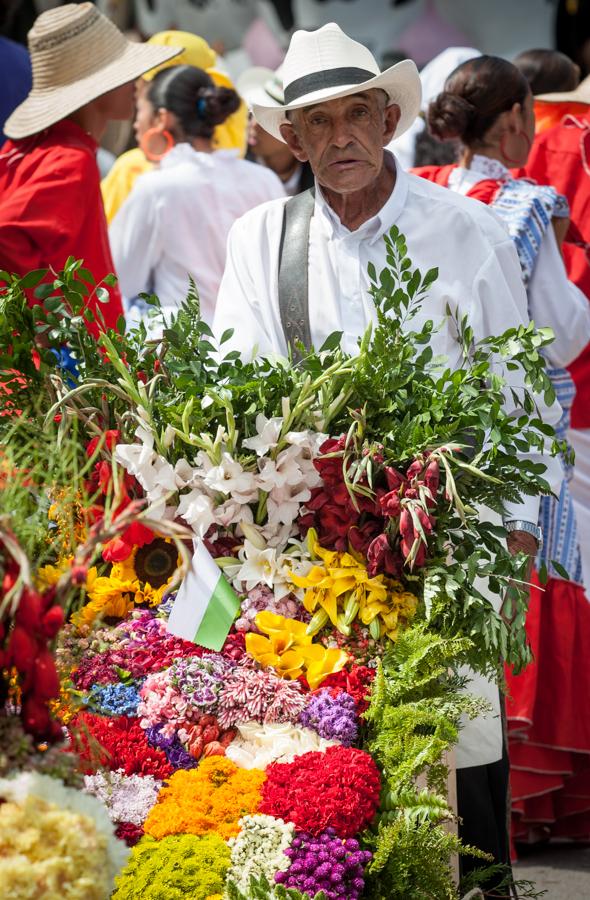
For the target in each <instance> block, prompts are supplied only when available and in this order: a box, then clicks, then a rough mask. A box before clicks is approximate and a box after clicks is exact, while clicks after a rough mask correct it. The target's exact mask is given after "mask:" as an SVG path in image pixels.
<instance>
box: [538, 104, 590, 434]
mask: <svg viewBox="0 0 590 900" xmlns="http://www.w3.org/2000/svg"><path fill="white" fill-rule="evenodd" d="M553 105H554V106H555V104H553ZM559 105H560V106H561V104H559ZM585 108H586V110H587V113H586V115H584V116H581V115H571V114H569V115H565V116H564V118H563V119H562V121H561V123H560V124H558V125H555V126H554V127H553V128H549V129H548V130H546V131H543V132H542V133H541V134H537V135H536V137H535V140H534V143H533V146H532V149H531V152H530V155H529V159H528V162H527V164H526V168H525V169H524V170H522V173H523V174H525V175H526V176H527V177H528V178H532V179H533V180H534V181H536V182H537V184H551V185H553V187H554V188H555V189H556V190H557V191H558V192H559V193H560V194H564V196H565V197H567V199H568V202H569V205H570V218H571V225H570V229H569V231H568V233H567V236H566V240H565V241H564V244H563V259H564V262H565V267H566V269H567V274H568V278H569V279H570V281H573V282H574V284H577V285H578V287H579V288H580V290H582V291H583V292H584V293H585V294H586V296H587V297H588V299H589V300H590V109H589V107H588V106H586V107H585ZM567 109H568V107H567V105H566V104H564V113H566V112H567ZM568 370H569V372H570V374H571V376H572V378H573V380H574V383H575V385H576V388H577V392H576V398H577V401H576V400H574V405H573V407H572V412H571V424H572V428H590V404H589V403H588V402H587V398H588V397H589V396H590V347H588V348H586V350H584V352H583V353H581V354H580V356H579V357H578V358H577V359H576V360H575V361H574V362H573V363H572V365H571V366H568Z"/></svg>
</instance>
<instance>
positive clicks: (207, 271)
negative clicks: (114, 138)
mask: <svg viewBox="0 0 590 900" xmlns="http://www.w3.org/2000/svg"><path fill="white" fill-rule="evenodd" d="M239 103H240V100H239V97H238V95H237V93H236V92H235V91H233V90H230V89H228V88H223V87H217V86H216V85H215V84H214V83H213V81H212V80H211V78H210V77H209V75H207V73H206V72H204V71H203V70H202V69H198V68H196V67H195V66H188V65H183V66H173V67H170V68H168V69H165V70H164V71H162V72H159V73H158V74H157V75H156V76H155V78H154V79H153V81H152V82H151V83H150V87H149V90H148V91H147V93H146V94H142V95H140V96H139V97H138V105H137V115H136V121H135V130H136V133H137V136H138V139H139V140H140V143H141V146H142V148H143V149H144V152H145V153H146V155H147V156H148V158H150V157H151V158H152V159H154V160H157V159H159V166H158V167H157V168H155V169H154V170H152V171H151V172H146V173H145V174H144V175H141V176H140V177H139V178H138V179H137V181H136V182H135V184H134V186H133V189H132V191H131V193H130V194H129V196H128V197H127V199H126V200H125V202H124V203H123V205H122V206H121V208H120V210H119V211H118V213H117V214H116V216H115V218H114V219H113V221H112V223H111V227H110V229H109V238H110V242H111V249H112V254H113V261H114V263H115V269H116V271H117V275H118V276H119V283H120V285H121V290H122V293H123V295H124V297H125V299H126V311H127V314H128V320H130V321H135V320H136V319H137V310H138V309H139V310H141V306H139V305H138V304H135V305H133V304H132V303H131V302H130V301H133V300H134V298H136V297H137V296H138V294H140V293H142V292H153V293H155V294H157V296H158V297H159V299H160V302H161V304H162V307H163V310H164V314H165V316H166V318H167V320H169V319H170V318H171V317H172V316H173V315H174V314H175V312H176V310H177V309H178V307H179V306H180V304H181V303H182V301H183V300H184V299H185V297H186V295H187V291H188V289H189V276H190V277H192V278H193V279H194V281H195V282H196V285H197V288H198V291H199V297H200V301H201V312H202V315H203V318H204V319H205V321H206V322H207V323H209V324H210V323H211V321H212V319H213V313H214V309H215V300H216V297H217V291H218V288H219V283H220V281H221V276H222V274H223V269H224V265H225V248H226V241H227V235H228V232H229V229H230V226H231V225H232V224H233V222H234V221H235V220H236V219H237V218H238V217H239V216H241V215H243V214H244V213H245V212H247V211H248V210H249V209H252V207H255V206H257V205H258V204H260V203H263V202H265V201H267V200H271V199H275V198H278V197H283V196H284V193H285V192H284V190H283V186H282V184H281V181H280V180H279V179H278V178H277V176H276V175H275V174H274V173H273V172H271V171H270V170H269V169H265V168H263V167H262V166H258V165H256V164H255V163H250V162H247V161H245V160H242V159H240V157H239V153H238V151H237V150H216V151H214V150H213V146H212V136H213V131H214V128H215V126H216V125H219V124H221V122H223V121H225V119H226V118H227V117H228V116H229V115H231V113H233V112H235V110H236V109H237V108H238V106H239Z"/></svg>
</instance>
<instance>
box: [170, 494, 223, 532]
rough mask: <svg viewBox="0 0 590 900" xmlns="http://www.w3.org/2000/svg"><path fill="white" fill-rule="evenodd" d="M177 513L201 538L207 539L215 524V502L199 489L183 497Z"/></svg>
mask: <svg viewBox="0 0 590 900" xmlns="http://www.w3.org/2000/svg"><path fill="white" fill-rule="evenodd" d="M176 513H177V515H178V516H179V517H180V518H181V519H184V521H185V522H186V523H187V524H188V525H190V527H191V528H192V530H193V531H194V532H195V534H196V535H197V536H198V537H200V538H203V537H205V535H206V534H207V532H208V531H209V528H210V527H211V525H214V524H215V511H214V507H213V500H212V499H211V497H209V496H208V495H207V494H205V493H203V491H201V490H199V489H198V488H193V490H192V491H189V493H188V494H183V495H182V496H181V498H180V503H179V504H178V509H177V511H176Z"/></svg>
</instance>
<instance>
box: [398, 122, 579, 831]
mask: <svg viewBox="0 0 590 900" xmlns="http://www.w3.org/2000/svg"><path fill="white" fill-rule="evenodd" d="M547 133H549V132H547ZM579 139H580V137H579V135H578V142H579ZM579 165H580V162H579V153H578V166H579ZM454 168H455V166H454V165H449V166H424V167H422V168H419V169H414V170H413V172H414V174H416V175H421V176H422V177H423V178H427V179H428V180H430V181H434V182H436V183H437V184H440V185H442V186H443V187H447V186H448V183H449V177H450V174H451V172H452V170H453V169H454ZM572 170H574V171H573V172H572V177H573V175H574V173H575V165H574V166H572ZM586 177H587V176H586ZM565 180H566V179H565V178H562V181H561V182H560V183H559V182H558V184H557V185H556V184H555V182H554V181H552V180H551V179H549V180H548V181H546V182H543V183H551V184H553V186H554V187H555V186H556V187H557V189H558V190H559V191H561V190H563V182H564V181H565ZM499 186H500V184H499V182H497V181H495V180H493V179H484V180H482V181H479V182H478V183H477V184H475V185H474V186H473V188H472V189H471V190H470V191H469V192H468V194H467V196H469V197H473V198H475V199H478V200H481V201H482V202H483V203H487V204H489V203H491V202H492V200H493V199H494V197H495V195H496V193H497V191H498V188H499ZM566 193H567V192H566ZM568 199H569V197H568ZM582 201H583V198H579V199H578V203H577V204H576V212H578V208H579V206H580V205H581V203H582ZM586 202H588V204H589V209H588V212H589V213H590V178H588V189H587V194H586ZM572 219H573V216H572ZM584 221H585V224H586V227H587V229H588V231H589V232H590V219H588V220H584ZM568 236H569V235H568ZM589 236H590V235H589ZM566 269H567V270H568V276H569V277H570V279H571V280H572V281H573V280H574V279H573V278H572V275H571V273H570V270H569V269H568V267H567V263H566ZM578 286H579V287H582V285H581V284H580V283H579V282H578ZM586 352H587V351H584V353H582V354H581V356H580V357H578V359H577V360H576V361H575V363H574V365H576V364H577V363H578V362H579V361H580V360H581V359H582V357H583V356H584V354H585V353H586ZM568 369H570V371H571V367H570V366H568ZM572 374H573V373H572ZM574 380H575V379H574ZM576 387H577V390H578V395H579V394H581V393H582V391H583V390H584V388H583V387H582V386H581V385H580V384H579V382H577V383H576ZM582 396H584V395H582ZM585 396H586V397H588V394H587V393H586V394H585ZM533 580H534V581H535V584H536V585H538V582H536V580H535V577H533ZM527 634H528V638H529V642H530V644H531V648H532V651H533V656H534V660H533V662H532V663H531V664H530V665H529V666H528V667H527V669H526V670H525V671H524V672H523V673H522V674H521V675H519V676H516V677H515V676H514V675H513V674H512V673H511V672H510V671H507V673H506V677H507V682H508V693H507V697H506V714H507V719H508V736H509V752H510V767H511V768H510V785H511V792H512V836H513V838H514V839H516V840H523V841H527V840H534V839H536V838H539V837H541V836H551V837H568V838H574V839H580V840H588V839H590V654H589V653H588V649H587V647H588V638H589V637H590V603H589V602H588V599H587V597H586V594H585V592H584V588H583V587H582V586H581V585H579V584H575V583H573V582H569V581H563V580H561V579H557V578H550V579H549V581H548V583H547V585H545V589H544V590H542V591H541V590H540V589H539V587H538V586H535V587H533V589H532V591H531V598H530V604H529V612H528V616H527Z"/></svg>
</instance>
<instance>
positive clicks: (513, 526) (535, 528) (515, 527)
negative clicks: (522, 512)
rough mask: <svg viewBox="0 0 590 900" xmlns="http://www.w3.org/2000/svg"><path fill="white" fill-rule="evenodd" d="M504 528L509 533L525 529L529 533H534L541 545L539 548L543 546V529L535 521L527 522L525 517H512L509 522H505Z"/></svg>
mask: <svg viewBox="0 0 590 900" xmlns="http://www.w3.org/2000/svg"><path fill="white" fill-rule="evenodd" d="M504 528H505V529H506V531H507V532H508V533H510V532H512V531H525V532H526V533H527V534H532V536H533V537H534V538H535V540H536V541H537V544H538V545H539V550H540V549H541V547H542V546H543V529H542V528H541V527H540V526H539V525H535V524H534V522H527V521H526V520H525V519H511V520H510V521H509V522H504Z"/></svg>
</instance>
